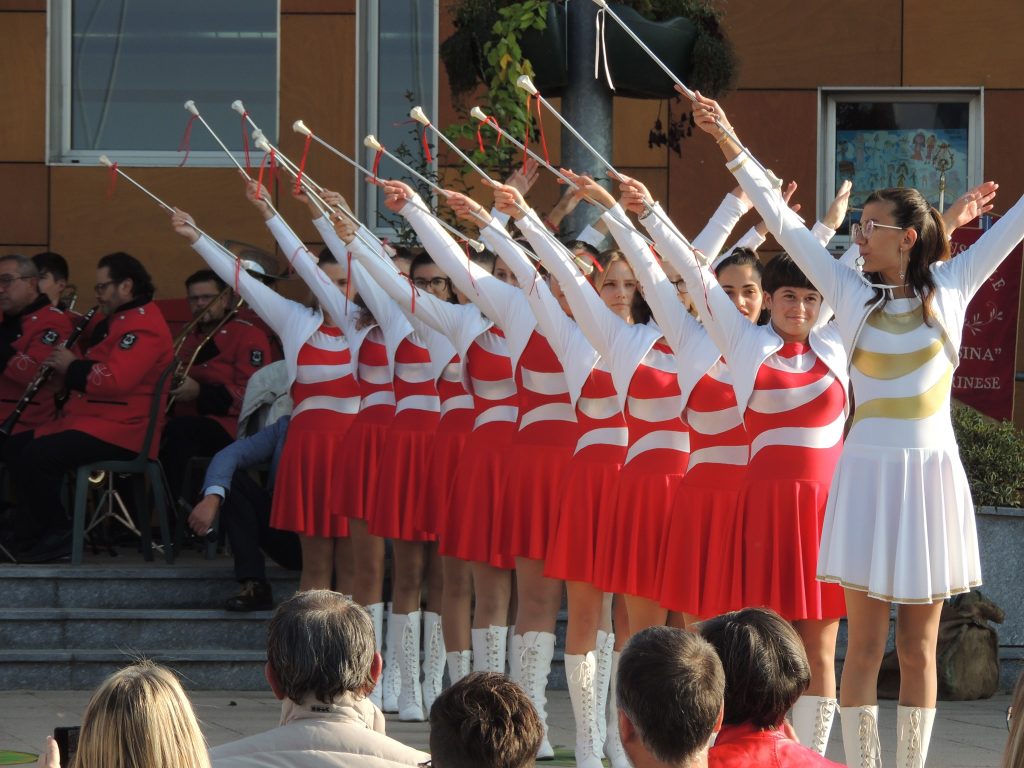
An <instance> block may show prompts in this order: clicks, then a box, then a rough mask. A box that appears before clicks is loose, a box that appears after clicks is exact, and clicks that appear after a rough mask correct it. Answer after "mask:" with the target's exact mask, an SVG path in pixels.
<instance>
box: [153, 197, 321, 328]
mask: <svg viewBox="0 0 1024 768" xmlns="http://www.w3.org/2000/svg"><path fill="white" fill-rule="evenodd" d="M193 223H194V220H193V219H192V217H191V216H189V215H188V214H187V213H185V212H184V211H181V210H178V209H175V212H174V214H172V216H171V226H172V227H173V228H174V231H175V232H177V233H178V234H179V235H181V236H182V237H184V238H185V239H186V240H188V241H189V243H191V244H192V248H193V249H194V250H195V252H196V253H198V254H199V255H200V256H202V257H203V261H205V262H206V263H207V264H208V265H209V266H210V269H212V270H213V271H214V272H216V273H217V275H218V277H220V279H221V280H223V281H224V282H225V283H227V284H228V285H230V286H233V287H236V288H237V289H238V293H239V295H240V296H241V297H242V298H243V299H245V301H246V303H247V304H248V305H249V306H250V307H252V309H253V311H254V312H255V313H256V314H257V315H259V316H260V319H261V320H263V322H265V323H266V324H267V325H269V326H270V327H271V328H273V329H274V332H275V333H276V334H278V335H281V333H282V332H283V330H284V328H285V326H286V325H287V323H288V320H289V318H290V317H292V316H293V315H294V314H295V313H296V312H303V313H309V312H313V310H311V309H309V308H308V307H304V306H303V305H301V304H299V303H298V302H296V301H292V300H291V299H286V298H285V297H284V296H282V295H280V294H279V293H278V292H277V291H275V290H274V289H273V288H271V287H269V286H267V285H264V284H263V283H262V282H260V281H259V280H258V279H256V278H255V277H253V276H252V275H250V274H249V273H248V272H246V271H245V270H244V269H242V268H241V264H240V263H239V261H238V259H236V258H235V257H234V256H233V255H232V254H231V252H230V251H228V250H227V249H226V248H223V247H221V246H220V245H219V244H218V243H215V242H214V241H213V240H211V239H210V238H208V237H205V236H200V235H199V233H198V232H197V231H196V229H195V228H194V227H193V226H192V224H193Z"/></svg>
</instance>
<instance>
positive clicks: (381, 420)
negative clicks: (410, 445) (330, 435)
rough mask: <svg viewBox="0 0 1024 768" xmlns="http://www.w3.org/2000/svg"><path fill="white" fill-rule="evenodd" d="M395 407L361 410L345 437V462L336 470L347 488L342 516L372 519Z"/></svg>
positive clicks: (345, 489) (340, 463)
mask: <svg viewBox="0 0 1024 768" xmlns="http://www.w3.org/2000/svg"><path fill="white" fill-rule="evenodd" d="M394 413H395V408H394V406H392V405H384V406H374V407H372V408H370V409H368V410H366V411H360V412H359V415H358V416H356V418H355V421H354V422H352V428H351V429H350V430H349V431H348V434H347V435H346V436H345V450H344V454H343V456H342V460H341V461H339V462H338V464H337V465H336V466H335V467H334V472H335V473H336V474H337V475H338V478H339V481H340V482H341V484H342V485H341V487H342V488H344V500H343V502H342V514H344V515H345V516H346V517H352V518H355V519H357V520H367V521H368V520H369V519H370V518H371V517H372V512H371V510H372V509H374V508H375V505H376V503H377V499H376V496H377V476H378V474H379V472H380V467H381V453H382V451H383V450H384V441H385V440H386V439H387V435H388V428H389V427H390V425H391V421H392V419H393V418H394Z"/></svg>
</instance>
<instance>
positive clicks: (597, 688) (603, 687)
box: [594, 629, 617, 755]
mask: <svg viewBox="0 0 1024 768" xmlns="http://www.w3.org/2000/svg"><path fill="white" fill-rule="evenodd" d="M614 651H615V633H614V632H605V631H603V630H600V629H599V630H597V650H595V651H594V659H595V663H596V664H597V667H596V669H595V670H594V695H595V696H596V697H597V727H598V732H599V733H600V735H601V739H600V741H598V743H597V753H598V754H599V755H601V754H607V750H606V749H605V746H606V744H607V742H608V723H609V722H610V721H609V720H608V711H609V709H612V710H614V708H615V704H614V702H613V703H612V705H611V707H609V706H608V692H609V691H610V690H611V685H612V654H613V653H614ZM616 723H617V721H616Z"/></svg>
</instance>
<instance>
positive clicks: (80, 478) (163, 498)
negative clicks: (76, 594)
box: [71, 363, 177, 565]
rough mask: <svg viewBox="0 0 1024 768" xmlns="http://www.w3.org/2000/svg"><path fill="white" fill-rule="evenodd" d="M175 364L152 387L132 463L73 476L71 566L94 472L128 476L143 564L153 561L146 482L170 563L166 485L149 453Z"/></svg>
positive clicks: (77, 558)
mask: <svg viewBox="0 0 1024 768" xmlns="http://www.w3.org/2000/svg"><path fill="white" fill-rule="evenodd" d="M176 366H177V363H171V365H170V366H169V367H168V368H167V369H166V370H165V371H164V372H163V373H161V374H160V378H159V379H158V380H157V383H156V390H155V391H154V392H153V401H152V404H151V405H150V409H149V424H148V425H147V427H146V435H145V437H144V438H143V440H142V449H141V450H140V451H139V453H138V455H137V456H136V457H135V458H133V459H126V460H123V461H97V462H94V463H92V464H83V465H82V466H80V467H78V469H77V470H76V473H75V506H74V521H73V533H72V538H71V564H72V565H79V564H81V562H82V549H83V547H84V545H85V502H86V498H87V496H88V493H89V476H90V475H92V474H93V473H94V472H101V471H102V472H108V473H110V474H111V475H112V476H113V475H132V476H133V479H132V486H133V490H134V496H135V499H134V501H135V510H136V515H137V516H138V519H139V520H138V522H139V531H140V532H141V534H142V556H143V557H144V558H145V559H146V560H147V561H151V560H152V559H153V531H152V527H151V525H150V519H149V507H148V505H147V504H146V480H147V479H148V480H149V484H150V487H151V488H152V490H153V499H154V501H155V503H156V510H157V516H158V517H159V521H160V539H161V541H162V543H163V547H164V559H165V560H166V561H167V562H168V563H173V562H174V547H173V546H172V545H171V533H170V525H169V523H168V517H167V509H168V499H169V494H168V492H167V484H166V483H165V482H164V470H163V467H161V466H160V462H159V460H157V459H150V458H149V449H150V446H152V444H153V439H154V437H155V436H156V426H157V424H158V423H159V422H160V416H161V411H162V410H163V408H164V397H163V396H164V394H165V393H166V390H167V387H168V385H169V383H170V378H171V374H172V373H173V372H174V370H175V368H176Z"/></svg>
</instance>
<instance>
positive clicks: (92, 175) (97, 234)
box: [50, 167, 284, 305]
mask: <svg viewBox="0 0 1024 768" xmlns="http://www.w3.org/2000/svg"><path fill="white" fill-rule="evenodd" d="M130 173H131V175H132V177H133V178H135V179H137V180H138V181H139V182H140V183H141V184H144V185H146V186H147V187H149V188H150V189H152V190H153V192H154V193H156V194H157V195H159V196H160V197H162V198H163V199H164V200H166V201H167V202H168V203H170V204H172V205H174V204H177V205H179V206H180V207H181V208H183V209H185V210H187V211H188V212H189V213H191V214H192V215H193V216H195V219H196V222H197V224H198V225H199V226H200V227H202V228H203V229H205V230H206V231H207V232H208V233H209V234H210V236H211V237H214V238H216V239H218V240H227V239H232V240H240V241H243V242H246V243H252V244H253V245H255V246H257V247H259V248H263V249H265V250H268V251H271V252H273V250H274V241H273V238H272V237H271V236H270V233H269V232H268V231H267V228H266V226H264V224H263V221H262V219H261V218H260V216H259V215H258V214H257V213H256V210H255V209H254V208H253V207H252V206H251V205H250V204H249V203H248V202H247V201H246V200H245V199H244V197H243V191H242V185H241V183H240V182H239V179H238V175H237V173H236V172H235V171H233V170H228V169H220V168H173V169H169V168H133V169H131V170H130ZM50 182H51V189H50V213H51V220H52V231H51V234H50V247H51V249H52V250H55V251H57V252H58V253H61V254H63V255H64V257H65V258H67V260H68V263H69V264H70V267H71V279H72V282H74V283H77V284H78V286H79V287H80V288H81V287H83V286H91V285H92V284H93V282H95V281H94V279H93V275H94V270H95V266H96V261H97V260H98V259H99V258H100V257H101V256H103V255H104V254H106V253H110V252H112V251H127V252H128V253H131V254H132V255H133V256H136V257H137V258H138V259H140V260H141V261H142V262H143V263H145V264H146V266H147V267H148V268H149V269H150V271H151V273H152V275H153V279H154V282H155V283H156V285H157V288H158V289H159V293H158V296H159V297H160V298H174V297H177V296H183V295H184V294H185V288H184V280H185V278H186V277H187V276H188V275H189V274H190V273H192V272H193V271H195V270H197V269H201V268H203V266H204V262H203V261H202V259H201V258H200V257H199V255H198V254H197V253H195V251H193V250H192V248H191V247H190V246H189V245H188V243H187V242H186V241H185V240H184V239H183V238H181V237H179V236H178V235H176V234H174V232H173V231H172V230H171V227H170V221H169V218H168V216H167V214H166V213H164V212H163V211H162V210H161V209H160V208H158V207H157V206H156V205H155V204H153V203H151V202H150V201H149V200H148V198H145V197H144V196H143V195H142V193H141V192H139V191H138V190H136V189H134V188H133V187H131V186H130V185H129V184H128V183H127V182H125V181H124V180H123V179H122V180H121V181H120V182H119V183H118V184H117V187H116V188H115V192H114V196H113V198H112V199H107V197H106V195H105V191H106V189H107V186H108V180H107V171H106V170H105V169H103V168H67V167H59V168H52V169H51V175H50ZM278 261H279V263H280V264H282V265H283V264H284V261H283V260H282V259H281V258H280V256H279V257H278ZM91 298H92V297H91V294H90V292H89V291H88V290H86V291H85V293H84V294H83V298H82V302H83V304H84V305H89V301H90V300H91Z"/></svg>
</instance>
